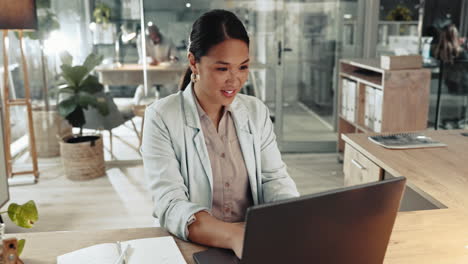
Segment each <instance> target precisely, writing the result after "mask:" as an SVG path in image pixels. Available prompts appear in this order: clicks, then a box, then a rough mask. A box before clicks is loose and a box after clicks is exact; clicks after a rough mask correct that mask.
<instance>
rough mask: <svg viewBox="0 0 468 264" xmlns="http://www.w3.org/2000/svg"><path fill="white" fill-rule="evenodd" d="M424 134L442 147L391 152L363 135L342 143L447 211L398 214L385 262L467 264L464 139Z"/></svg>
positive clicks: (467, 144)
mask: <svg viewBox="0 0 468 264" xmlns="http://www.w3.org/2000/svg"><path fill="white" fill-rule="evenodd" d="M461 132H466V130H465V131H462V130H451V131H447V130H446V131H440V130H439V131H424V134H426V135H428V136H430V137H432V138H434V139H436V140H439V141H441V142H443V143H445V144H447V147H443V148H421V149H407V150H392V149H386V148H384V147H381V146H379V145H377V144H374V143H372V142H370V141H369V140H368V138H367V137H368V135H365V134H348V135H343V136H342V138H343V140H344V141H345V142H346V143H347V144H349V145H351V146H352V147H353V148H355V149H356V150H358V151H359V152H361V153H362V154H363V155H364V156H366V157H367V158H369V159H370V160H372V161H373V162H374V163H376V164H377V165H378V166H380V167H381V168H383V169H384V170H385V171H387V172H389V173H390V174H392V175H393V176H405V177H406V178H407V184H408V185H409V186H410V187H411V188H412V189H414V190H415V191H416V192H418V193H420V194H421V195H422V196H424V197H425V198H426V199H428V200H431V201H432V202H434V203H435V204H437V203H442V204H443V205H445V206H447V207H448V209H438V210H429V211H416V212H408V213H399V217H398V218H397V222H396V225H395V229H394V231H393V234H392V239H391V242H390V244H389V248H388V252H387V258H386V262H385V263H457V264H458V263H459V264H461V263H468V217H467V216H468V137H464V136H462V135H461V134H460V133H461Z"/></svg>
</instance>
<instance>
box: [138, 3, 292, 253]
mask: <svg viewBox="0 0 468 264" xmlns="http://www.w3.org/2000/svg"><path fill="white" fill-rule="evenodd" d="M188 60H189V66H190V67H189V68H188V69H187V72H186V74H185V76H184V78H183V80H182V83H181V87H180V88H181V90H182V91H180V92H179V93H177V94H174V95H171V96H168V97H166V98H164V99H162V100H159V101H157V102H155V103H154V104H152V105H151V106H150V107H148V109H147V110H146V113H145V127H144V132H143V135H144V136H143V144H142V147H141V152H142V155H143V162H144V169H145V175H146V177H147V178H148V179H149V182H150V189H151V192H152V196H153V200H154V203H155V211H154V216H155V217H158V218H159V220H160V222H161V225H162V226H163V227H164V228H166V229H167V230H168V231H169V232H171V233H172V234H174V235H176V236H178V237H180V238H181V239H184V240H190V241H193V242H196V243H200V244H204V245H207V246H213V247H221V248H229V249H232V250H233V251H234V252H235V253H236V255H237V256H238V257H239V258H240V257H241V254H242V243H243V236H244V227H243V224H242V221H244V217H245V213H246V209H247V208H248V207H249V206H251V205H256V204H262V203H268V202H272V201H277V200H282V199H286V198H291V197H296V196H298V192H297V189H296V186H295V184H294V182H293V181H292V179H291V178H290V177H289V175H288V173H287V172H286V166H285V164H284V163H283V161H282V160H281V154H280V152H279V150H278V147H277V144H276V139H275V135H274V133H273V124H272V122H271V120H270V115H269V112H268V108H267V107H266V106H265V105H264V104H263V103H262V102H261V101H260V100H258V99H256V98H255V97H251V96H246V95H242V94H238V93H239V91H240V89H241V87H242V86H243V85H244V83H245V82H246V80H247V76H248V67H249V37H248V35H247V32H246V30H245V28H244V26H243V25H242V22H240V20H239V19H238V18H237V17H236V16H235V15H234V14H233V13H231V12H229V11H224V10H213V11H210V12H208V13H205V14H204V15H202V16H201V17H200V18H199V19H197V21H195V23H194V24H193V27H192V32H191V33H190V44H189V49H188Z"/></svg>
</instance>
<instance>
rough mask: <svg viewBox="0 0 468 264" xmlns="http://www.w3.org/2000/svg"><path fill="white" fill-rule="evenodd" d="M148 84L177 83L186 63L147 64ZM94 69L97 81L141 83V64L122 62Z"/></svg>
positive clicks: (121, 83)
mask: <svg viewBox="0 0 468 264" xmlns="http://www.w3.org/2000/svg"><path fill="white" fill-rule="evenodd" d="M147 69H148V84H150V85H153V84H161V85H165V84H178V83H179V81H180V78H181V76H182V74H183V73H184V72H185V70H186V69H187V66H186V65H182V64H178V63H176V64H171V65H164V66H163V65H158V66H150V65H148V68H147ZM96 71H97V72H98V75H99V81H100V82H101V83H102V84H103V85H105V86H108V85H139V84H143V65H139V64H124V65H122V66H120V67H116V66H112V67H100V68H97V69H96Z"/></svg>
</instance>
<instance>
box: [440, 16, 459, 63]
mask: <svg viewBox="0 0 468 264" xmlns="http://www.w3.org/2000/svg"><path fill="white" fill-rule="evenodd" d="M460 52H461V47H460V39H459V37H458V30H457V28H456V27H455V25H454V24H450V25H448V26H445V27H444V28H443V29H442V31H441V32H440V37H439V43H438V44H437V46H436V47H435V51H434V55H435V57H436V58H437V59H439V60H441V61H442V62H444V63H453V61H454V60H455V59H456V58H457V57H458V56H459V55H460Z"/></svg>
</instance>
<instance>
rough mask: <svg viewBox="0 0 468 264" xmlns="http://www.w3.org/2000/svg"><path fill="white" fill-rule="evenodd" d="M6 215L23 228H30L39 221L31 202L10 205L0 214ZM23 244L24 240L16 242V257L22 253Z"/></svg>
mask: <svg viewBox="0 0 468 264" xmlns="http://www.w3.org/2000/svg"><path fill="white" fill-rule="evenodd" d="M6 213H8V217H9V218H10V220H11V221H12V222H13V223H15V224H16V225H17V226H19V227H23V228H32V227H33V226H34V223H35V222H36V221H37V220H38V219H39V214H38V212H37V207H36V204H35V203H34V201H32V200H31V201H29V202H27V203H25V204H23V205H19V204H16V203H11V204H10V205H9V206H8V210H7V211H4V212H0V214H6ZM3 231H4V230H3ZM1 235H2V236H3V235H4V234H3V233H2V234H1ZM2 239H3V237H2ZM25 243H26V240H24V239H21V240H19V241H18V255H20V254H21V252H22V251H23V248H24V245H25Z"/></svg>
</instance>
